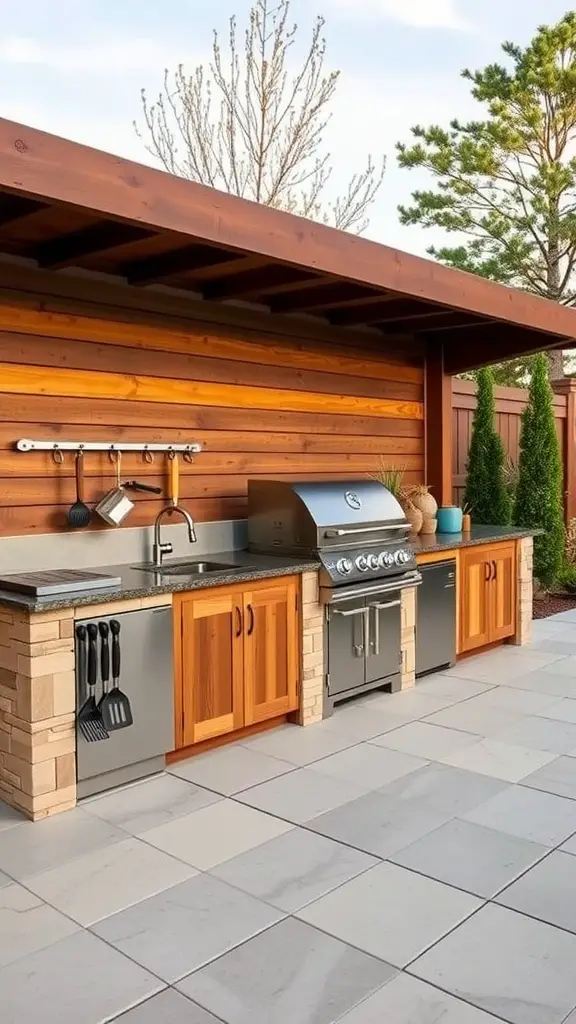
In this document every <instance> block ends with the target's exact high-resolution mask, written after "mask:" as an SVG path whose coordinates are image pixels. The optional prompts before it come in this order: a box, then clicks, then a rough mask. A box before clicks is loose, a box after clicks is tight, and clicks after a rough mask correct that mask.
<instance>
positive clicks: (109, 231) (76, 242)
mask: <svg viewBox="0 0 576 1024" xmlns="http://www.w3.org/2000/svg"><path fill="white" fill-rule="evenodd" d="M155 234H156V232H155V231H151V230H149V229H147V228H142V227H139V226H138V225H137V224H123V223H122V222H121V221H115V220H103V221H100V222H99V223H98V224H91V225H90V226H89V227H87V228H81V229H80V230H79V231H71V232H70V233H68V234H66V235H60V236H59V237H56V238H50V239H48V240H47V241H46V242H41V243H40V244H39V245H35V246H34V247H33V248H32V249H30V251H29V253H27V255H28V256H30V257H31V258H32V259H35V260H36V261H37V262H38V265H39V266H40V267H44V268H49V269H51V270H58V269H59V268H60V267H70V266H73V265H74V264H75V263H77V262H78V261H79V260H82V259H85V258H86V257H87V256H95V255H96V254H97V253H101V252H106V251H108V250H110V249H117V248H118V247H119V246H121V245H129V244H130V243H131V242H140V241H142V240H143V239H145V238H151V237H153V236H154V235H155Z"/></svg>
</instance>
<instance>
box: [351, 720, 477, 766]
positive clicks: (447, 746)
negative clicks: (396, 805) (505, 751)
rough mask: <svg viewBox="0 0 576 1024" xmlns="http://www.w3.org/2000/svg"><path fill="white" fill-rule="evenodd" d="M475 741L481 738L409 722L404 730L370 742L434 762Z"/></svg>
mask: <svg viewBox="0 0 576 1024" xmlns="http://www.w3.org/2000/svg"><path fill="white" fill-rule="evenodd" d="M474 739H480V737H479V736H477V737H474V736H473V735H472V734H471V733H467V732H460V731H459V730H458V729H446V728H444V727H443V726H441V725H428V723H427V722H408V724H407V725H403V726H402V728H400V729H394V731H393V732H389V733H386V734H385V735H384V736H375V737H374V738H373V739H372V740H370V742H371V743H374V744H375V745H376V746H379V747H386V748H387V749H389V750H401V751H403V752H404V753H405V754H414V756H415V757H421V758H426V759H427V760H431V761H433V760H436V759H437V758H439V757H443V756H444V755H445V754H451V753H452V752H453V751H454V750H459V749H460V748H461V747H465V746H467V745H468V744H470V743H471V742H473V740H474Z"/></svg>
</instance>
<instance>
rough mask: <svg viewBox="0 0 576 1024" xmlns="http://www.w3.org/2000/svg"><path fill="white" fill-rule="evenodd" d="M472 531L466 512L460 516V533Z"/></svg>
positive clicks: (470, 520)
mask: <svg viewBox="0 0 576 1024" xmlns="http://www.w3.org/2000/svg"><path fill="white" fill-rule="evenodd" d="M471 529H472V518H471V516H470V515H469V513H468V512H465V513H464V515H463V516H462V533H470V530H471Z"/></svg>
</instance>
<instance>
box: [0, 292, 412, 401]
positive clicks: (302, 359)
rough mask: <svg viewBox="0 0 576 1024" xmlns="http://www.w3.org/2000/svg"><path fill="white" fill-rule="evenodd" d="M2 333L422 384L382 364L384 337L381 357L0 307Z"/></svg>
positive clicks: (398, 367)
mask: <svg viewBox="0 0 576 1024" xmlns="http://www.w3.org/2000/svg"><path fill="white" fill-rule="evenodd" d="M0 329H3V330H5V331H7V332H13V333H17V334H21V335H42V336H50V337H52V338H58V339H61V340H69V341H84V342H97V343H99V344H100V345H102V346H106V347H111V346H115V345H119V346H123V347H126V348H136V349H139V350H140V351H141V352H143V351H145V350H158V351H162V352H172V353H175V354H176V353H181V354H183V355H187V356H199V357H203V356H204V357H210V358H212V359H218V360H233V361H240V362H247V363H251V364H257V365H258V366H268V367H270V366H274V367H286V368H297V369H301V370H308V371H310V372H315V371H319V372H327V373H334V374H344V375H347V376H354V377H367V378H369V379H378V380H383V381H401V382H402V381H404V382H408V383H412V384H417V385H421V384H422V379H423V368H422V367H419V366H411V365H406V364H402V363H400V362H388V361H387V360H386V340H385V339H382V343H381V354H378V353H370V354H366V353H362V352H359V353H358V355H357V356H351V355H349V354H347V353H346V352H345V351H344V350H343V349H341V348H339V347H338V346H329V345H327V344H321V343H317V344H316V345H314V343H313V342H310V341H308V342H305V343H304V344H303V343H302V342H298V340H297V334H296V332H297V327H296V326H295V335H296V337H295V339H294V340H289V339H286V341H285V342H284V343H282V342H281V341H279V339H278V338H277V337H269V338H266V337H264V338H262V336H261V335H258V334H257V333H256V332H254V336H253V337H249V338H247V339H243V338H242V339H239V338H236V337H230V335H229V334H220V333H217V328H215V327H214V325H211V324H199V325H198V327H194V326H193V325H192V324H191V325H187V326H186V328H185V329H184V328H181V329H177V328H176V327H174V326H172V325H170V324H168V325H162V326H155V325H150V324H133V323H123V322H120V321H117V320H103V319H97V318H95V317H88V316H81V315H73V314H69V313H58V312H49V311H46V310H34V309H27V308H26V307H23V306H21V307H18V306H5V305H0Z"/></svg>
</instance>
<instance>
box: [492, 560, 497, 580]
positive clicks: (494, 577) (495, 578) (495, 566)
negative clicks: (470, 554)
mask: <svg viewBox="0 0 576 1024" xmlns="http://www.w3.org/2000/svg"><path fill="white" fill-rule="evenodd" d="M492 565H493V566H494V569H493V572H492V579H493V580H497V579H498V563H497V562H492Z"/></svg>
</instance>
